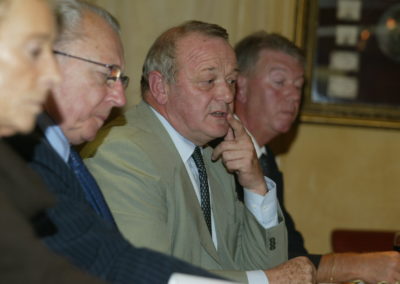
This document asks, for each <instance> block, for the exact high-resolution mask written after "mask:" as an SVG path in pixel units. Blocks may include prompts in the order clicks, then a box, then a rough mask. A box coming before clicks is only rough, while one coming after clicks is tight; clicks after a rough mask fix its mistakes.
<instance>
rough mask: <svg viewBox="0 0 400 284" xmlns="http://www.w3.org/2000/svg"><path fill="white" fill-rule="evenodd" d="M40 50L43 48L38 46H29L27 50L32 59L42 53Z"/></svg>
mask: <svg viewBox="0 0 400 284" xmlns="http://www.w3.org/2000/svg"><path fill="white" fill-rule="evenodd" d="M42 52H43V49H42V48H41V47H39V46H35V47H31V48H29V50H28V54H29V57H30V58H31V59H33V60H36V59H38V58H39V57H40V55H41V54H42Z"/></svg>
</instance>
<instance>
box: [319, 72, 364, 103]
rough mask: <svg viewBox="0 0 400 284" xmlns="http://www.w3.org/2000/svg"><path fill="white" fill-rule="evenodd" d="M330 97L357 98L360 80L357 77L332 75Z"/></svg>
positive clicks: (329, 79)
mask: <svg viewBox="0 0 400 284" xmlns="http://www.w3.org/2000/svg"><path fill="white" fill-rule="evenodd" d="M327 94H328V97H331V98H338V99H355V98H357V94H358V80H357V78H355V77H350V76H342V75H331V76H329V78H328V91H327Z"/></svg>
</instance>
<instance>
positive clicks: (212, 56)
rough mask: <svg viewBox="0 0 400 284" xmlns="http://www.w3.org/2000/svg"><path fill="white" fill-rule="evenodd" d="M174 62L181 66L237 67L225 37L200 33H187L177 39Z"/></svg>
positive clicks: (195, 67) (232, 51)
mask: <svg viewBox="0 0 400 284" xmlns="http://www.w3.org/2000/svg"><path fill="white" fill-rule="evenodd" d="M176 62H177V64H178V67H181V68H182V67H183V68H184V67H188V68H191V69H193V68H194V69H198V68H207V66H208V68H216V69H220V68H222V69H223V70H225V71H230V70H236V69H237V62H236V56H235V53H234V50H233V48H232V47H231V45H230V44H229V43H228V42H227V41H226V40H225V39H223V38H220V37H215V36H207V35H203V34H200V33H192V34H189V35H187V36H185V37H183V38H181V39H179V40H178V41H177V43H176Z"/></svg>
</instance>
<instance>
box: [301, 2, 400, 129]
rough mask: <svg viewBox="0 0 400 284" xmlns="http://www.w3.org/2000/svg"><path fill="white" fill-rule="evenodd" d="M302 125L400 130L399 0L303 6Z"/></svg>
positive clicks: (323, 3)
mask: <svg viewBox="0 0 400 284" xmlns="http://www.w3.org/2000/svg"><path fill="white" fill-rule="evenodd" d="M303 10H304V11H303V13H304V15H303V18H304V19H305V20H304V22H305V27H306V28H305V34H304V35H303V36H302V37H303V47H304V49H305V51H306V57H307V83H306V85H305V90H304V91H305V92H304V93H305V94H304V99H303V105H302V110H301V115H300V118H301V120H302V121H304V122H315V123H328V124H340V125H355V126H371V127H384V128H399V129H400V1H398V0H311V1H305V2H304V9H303Z"/></svg>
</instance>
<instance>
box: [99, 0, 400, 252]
mask: <svg viewBox="0 0 400 284" xmlns="http://www.w3.org/2000/svg"><path fill="white" fill-rule="evenodd" d="M299 1H300V0H299ZM92 2H95V3H98V4H99V5H101V6H103V7H105V8H107V9H108V10H110V11H111V12H112V13H113V14H114V15H116V17H117V18H118V19H119V20H120V22H121V25H122V30H123V40H124V44H125V50H126V60H127V64H126V65H127V67H126V68H127V72H128V74H129V75H130V76H131V77H132V81H131V82H132V86H131V87H130V89H129V91H128V96H129V100H130V103H134V102H136V101H137V98H138V88H137V87H138V84H139V76H140V69H141V65H142V63H143V60H144V56H145V54H146V51H147V49H148V48H149V46H150V44H151V42H152V41H153V40H154V39H155V37H156V36H157V35H158V34H159V33H160V32H162V31H163V30H165V29H166V28H168V27H170V26H172V25H175V24H178V23H180V22H182V21H184V20H188V19H199V20H204V21H209V22H215V23H218V24H220V25H222V26H224V27H226V28H227V29H228V31H229V32H230V34H231V42H232V43H235V42H236V41H237V40H238V39H240V38H241V37H242V36H244V35H245V34H247V33H249V32H252V31H255V30H259V29H262V28H264V29H266V30H268V31H276V32H281V33H282V34H284V35H286V36H288V37H289V38H292V39H293V38H294V36H295V35H294V32H295V28H296V24H295V23H296V17H295V14H296V5H297V2H298V1H296V0H93V1H92ZM399 145H400V132H399V131H389V130H381V129H362V128H349V127H332V126H325V125H320V126H317V125H310V124H302V125H300V127H299V129H298V132H297V136H296V138H295V139H294V141H293V143H292V145H291V149H290V151H289V152H288V153H287V154H285V155H282V156H281V158H280V163H281V168H282V170H283V171H284V173H285V182H286V204H287V207H288V209H289V210H290V211H291V212H292V214H293V217H294V219H295V221H296V223H297V225H298V227H299V229H300V230H301V231H302V232H303V234H304V236H305V239H306V245H307V247H308V248H309V249H310V250H312V251H313V252H328V251H329V250H330V245H329V234H330V232H331V230H332V229H334V228H339V227H340V228H375V229H397V230H400V222H399V219H400V218H399V216H400V206H398V203H399V201H400V197H399V196H400V194H399V193H398V192H399V190H400V162H399V161H400V149H398V148H399Z"/></svg>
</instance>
